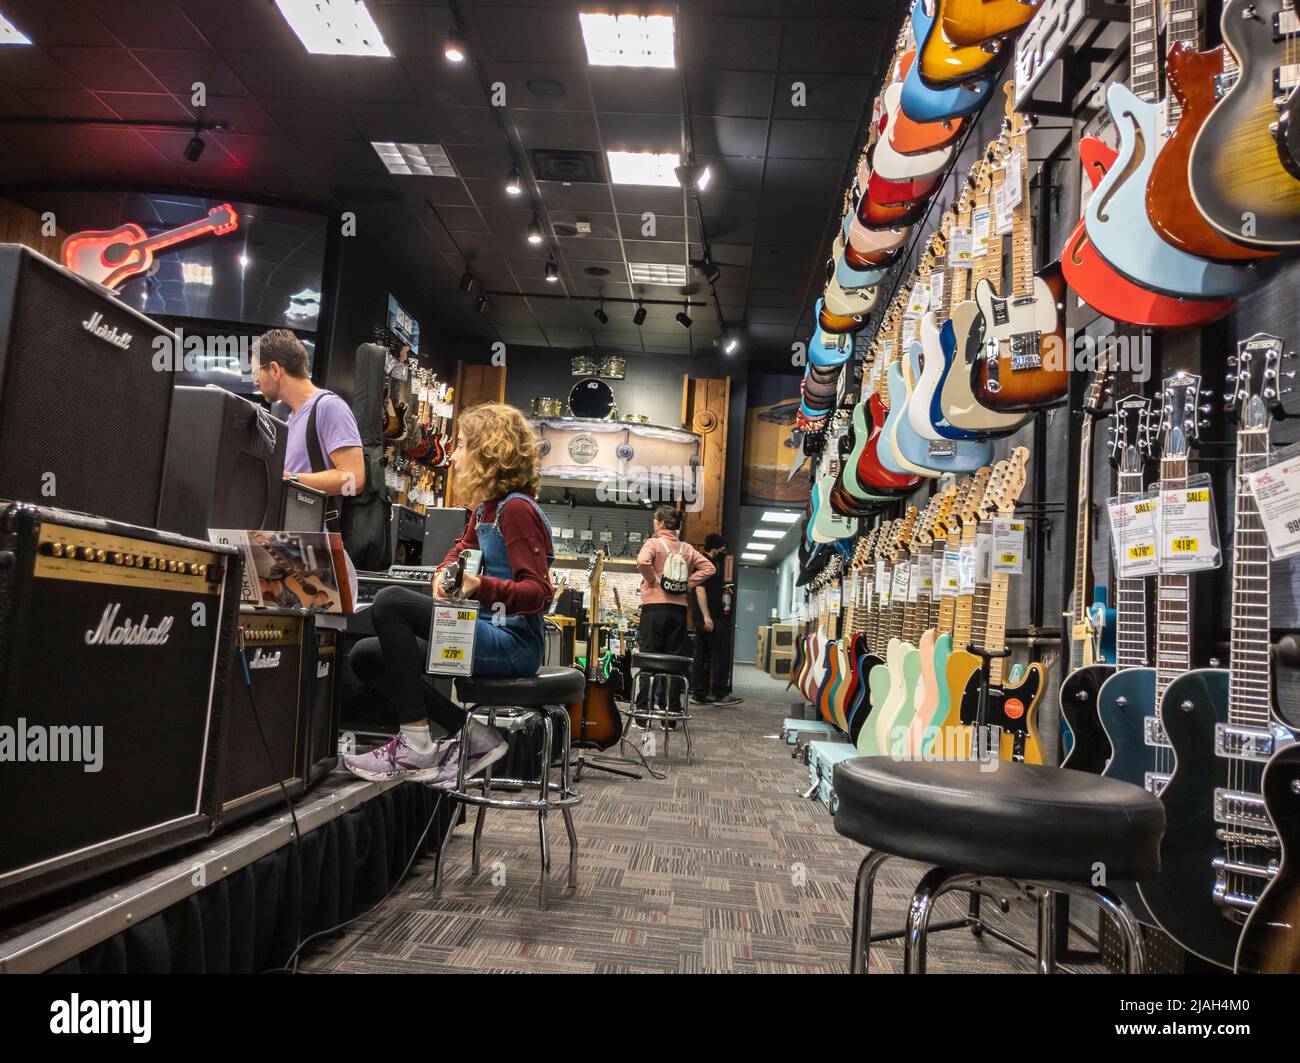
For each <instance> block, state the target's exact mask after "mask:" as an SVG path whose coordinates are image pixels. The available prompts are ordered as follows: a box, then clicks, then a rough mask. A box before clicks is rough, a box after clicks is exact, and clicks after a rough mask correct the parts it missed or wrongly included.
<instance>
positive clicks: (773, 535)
mask: <svg viewBox="0 0 1300 1063" xmlns="http://www.w3.org/2000/svg"><path fill="white" fill-rule="evenodd" d="M754 538H755V539H784V538H785V532H783V531H777V529H775V528H755V529H754Z"/></svg>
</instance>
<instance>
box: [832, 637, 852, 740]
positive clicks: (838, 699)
mask: <svg viewBox="0 0 1300 1063" xmlns="http://www.w3.org/2000/svg"><path fill="white" fill-rule="evenodd" d="M848 642H849V640H848V639H840V640H839V642H837V643H836V645H835V671H836V674H837V676H838V677H839V682H838V683H837V684H836V686H835V690H834V692H833V693H832V696H831V716H832V717H833V718H834V720H835V726H836V728H837V729H838V730H840V731H845V732H847V731H848V729H849V721H848V715H847V706H848V702H849V699H850V697H851V696H852V694H853V670H852V668H851V667H850V666H849V662H850V661H851V660H852V657H851V656H850V654H849V647H848Z"/></svg>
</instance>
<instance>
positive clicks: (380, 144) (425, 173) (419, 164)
mask: <svg viewBox="0 0 1300 1063" xmlns="http://www.w3.org/2000/svg"><path fill="white" fill-rule="evenodd" d="M370 146H371V147H372V148H374V149H375V152H376V154H378V156H379V157H380V158H381V159H382V160H383V162H384V165H385V166H386V167H388V172H389V173H397V174H407V175H413V176H416V177H455V176H456V168H455V167H454V166H452V164H451V159H449V158H448V157H447V152H446V151H445V150H444V148H443V146H442V145H441V144H395V143H393V142H392V141H391V140H372V141H371V142H370Z"/></svg>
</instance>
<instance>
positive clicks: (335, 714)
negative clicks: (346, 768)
mask: <svg viewBox="0 0 1300 1063" xmlns="http://www.w3.org/2000/svg"><path fill="white" fill-rule="evenodd" d="M339 634H340V633H339V632H338V631H334V630H332V629H330V628H323V627H317V628H316V655H315V658H314V660H313V661H312V667H311V672H312V688H311V697H310V698H309V699H308V700H307V706H308V707H307V742H306V746H305V748H306V753H307V760H306V767H305V769H304V776H303V777H304V778H305V779H306V781H307V785H308V786H314V785H315V784H316V783H318V782H319V781H320V780H321V779H323V778H324V777H325V776H326V775H328V774H329V773H330V772H332V771H333V770H334V768H335V767H336V766H337V765H338V762H339V757H338V750H339V706H340V700H341V698H342V695H343V684H342V682H341V681H340V679H339V667H340V663H341V661H340V656H339V645H340V642H339Z"/></svg>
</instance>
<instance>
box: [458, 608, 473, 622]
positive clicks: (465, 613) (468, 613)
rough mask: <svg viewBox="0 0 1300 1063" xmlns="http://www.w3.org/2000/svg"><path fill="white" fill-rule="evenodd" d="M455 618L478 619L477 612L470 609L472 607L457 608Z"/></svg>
mask: <svg viewBox="0 0 1300 1063" xmlns="http://www.w3.org/2000/svg"><path fill="white" fill-rule="evenodd" d="M456 619H457V620H477V619H478V613H476V612H474V610H472V609H458V610H457V611H456Z"/></svg>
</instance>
